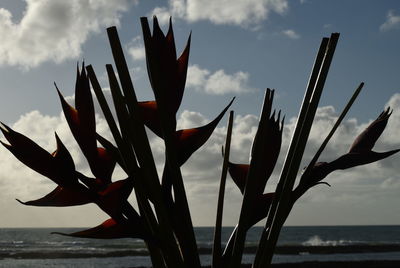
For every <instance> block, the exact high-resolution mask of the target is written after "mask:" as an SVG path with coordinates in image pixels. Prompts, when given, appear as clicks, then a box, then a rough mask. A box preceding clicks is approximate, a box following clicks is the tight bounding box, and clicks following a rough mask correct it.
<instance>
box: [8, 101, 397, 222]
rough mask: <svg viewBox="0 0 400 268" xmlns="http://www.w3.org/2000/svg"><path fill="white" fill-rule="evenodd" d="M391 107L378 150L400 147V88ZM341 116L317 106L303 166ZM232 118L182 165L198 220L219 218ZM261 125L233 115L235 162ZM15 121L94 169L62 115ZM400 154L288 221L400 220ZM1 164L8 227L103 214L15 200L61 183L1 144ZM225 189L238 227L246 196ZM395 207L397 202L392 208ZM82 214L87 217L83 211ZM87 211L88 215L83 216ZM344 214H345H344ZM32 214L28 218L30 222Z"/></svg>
mask: <svg viewBox="0 0 400 268" xmlns="http://www.w3.org/2000/svg"><path fill="white" fill-rule="evenodd" d="M387 105H388V106H391V107H392V108H393V109H394V112H393V114H392V116H391V118H390V120H389V124H388V126H387V128H386V130H385V131H384V133H383V134H382V137H381V138H380V139H379V140H378V142H377V144H376V146H375V147H376V149H375V150H376V151H385V150H389V149H395V148H399V147H400V139H399V137H398V129H399V128H400V94H395V95H393V96H392V98H391V99H390V100H389V102H388V103H387ZM222 106H223V104H221V109H222ZM379 113H380V111H377V112H376V114H377V115H378V114H379ZM337 116H338V114H337V111H336V110H335V109H334V107H332V106H326V107H320V108H319V109H318V114H317V116H316V119H315V124H314V126H313V129H312V132H311V135H310V138H309V142H308V145H307V148H306V152H305V155H304V161H303V163H302V166H304V165H306V164H307V161H309V160H310V159H311V157H312V156H313V154H314V153H315V151H316V150H317V148H318V147H319V146H320V144H321V142H322V139H323V138H324V137H325V136H326V135H327V133H328V131H329V130H330V128H331V126H332V125H333V124H334V122H335V120H336V118H337ZM177 119H178V127H179V128H189V127H196V126H199V125H204V124H206V123H207V122H209V121H210V120H211V119H209V118H205V116H204V115H202V114H201V113H199V112H193V111H187V110H185V111H183V112H182V113H181V114H180V115H179V117H178V118H177ZM374 119H375V118H374ZM226 120H227V117H226V116H225V118H224V119H223V120H222V121H221V123H220V125H219V126H218V127H217V128H216V130H215V131H214V133H213V135H212V136H211V137H210V139H209V141H207V143H206V144H205V145H204V146H203V147H201V148H200V149H199V150H198V151H197V152H195V153H194V154H193V155H192V157H191V158H190V159H189V161H188V162H187V163H186V164H185V165H184V166H183V168H182V173H183V177H184V182H185V187H186V189H187V195H188V199H189V203H190V206H191V209H192V215H193V220H194V224H197V225H210V224H213V222H214V217H215V213H214V210H215V204H216V203H215V202H216V196H217V192H218V184H219V177H220V172H221V170H220V169H221V164H222V157H221V146H222V145H223V144H224V142H225V135H226ZM371 120H372V119H371ZM97 122H98V128H97V129H98V130H99V131H100V132H101V133H102V134H105V135H107V136H108V137H109V133H108V130H107V126H106V123H105V121H104V119H102V118H101V117H99V116H98V118H97ZM286 122H287V123H286V124H285V128H284V133H283V144H282V149H281V155H280V157H279V160H278V163H277V166H276V168H275V170H274V173H273V175H272V178H271V180H272V182H276V178H277V177H278V176H279V173H280V169H281V167H282V163H283V159H284V157H285V153H286V150H287V148H288V143H289V141H290V137H291V133H292V132H293V129H294V126H295V123H296V119H295V118H291V119H288V120H286ZM369 123H370V122H358V121H357V120H356V119H352V118H350V119H346V120H345V121H344V122H343V123H342V125H341V126H340V127H339V129H338V130H337V132H336V133H335V135H334V136H333V138H332V140H331V141H330V142H329V144H328V146H327V148H326V150H325V151H324V153H323V154H322V156H321V158H320V160H321V161H332V160H334V159H335V158H336V157H337V156H339V155H341V154H344V153H346V152H347V151H348V149H349V147H350V145H351V143H352V142H353V140H354V139H355V137H356V136H357V135H358V134H359V133H360V132H361V131H362V130H363V129H364V128H365V127H366V126H367V125H368V124H369ZM257 125H258V117H257V116H255V115H250V114H248V115H237V116H236V117H235V121H234V128H233V136H232V146H231V157H230V159H231V161H233V162H236V163H246V162H248V161H249V152H250V148H251V144H252V141H253V138H254V135H255V133H256V129H257ZM11 126H12V127H13V128H15V129H16V130H18V131H20V132H22V133H25V134H27V135H28V136H29V137H31V138H32V139H33V140H35V141H36V142H37V143H39V144H40V145H41V146H43V147H44V148H46V149H47V150H49V151H51V150H54V148H55V141H54V131H57V133H58V134H59V135H60V137H61V139H62V140H63V142H64V143H65V145H66V146H67V148H68V149H69V150H70V151H71V154H72V155H73V157H74V159H75V163H76V165H77V169H78V170H80V171H83V172H84V173H85V174H87V175H90V172H89V170H88V168H87V165H86V163H85V159H84V157H82V156H81V155H80V152H79V148H78V147H77V145H76V143H75V141H74V140H73V138H72V136H71V134H70V131H69V130H68V127H67V125H66V123H65V120H64V117H63V116H62V115H60V116H46V115H43V114H41V113H40V112H38V111H33V112H30V113H27V114H25V115H24V116H22V117H21V118H20V119H19V120H18V121H17V122H16V123H14V124H12V125H11ZM150 142H151V144H152V149H153V154H154V157H155V159H156V161H157V162H158V170H159V172H161V171H162V163H163V159H164V151H163V142H162V141H161V140H160V139H158V138H156V137H154V135H150ZM399 157H400V155H394V156H392V157H390V158H388V159H385V160H383V161H381V162H378V163H374V164H370V165H366V166H362V167H359V168H353V169H349V170H345V171H338V172H334V173H332V174H330V175H329V176H328V177H327V179H326V181H328V182H329V183H330V184H331V185H332V188H328V187H324V186H320V187H315V188H314V189H311V190H310V191H309V192H308V193H307V194H306V195H305V196H304V197H303V198H301V199H300V201H299V203H298V205H296V207H295V208H294V211H293V214H292V216H291V217H290V219H289V223H290V224H308V225H310V224H329V223H330V224H360V223H364V224H365V223H371V224H372V223H374V224H382V223H385V222H389V223H393V224H395V223H397V224H398V223H399V222H400V216H399V215H400V214H394V215H391V214H390V215H389V214H385V213H384V211H387V210H388V209H391V207H390V206H392V205H393V204H394V203H393V202H398V201H399V196H400V176H399V174H400V167H399V165H398V161H399ZM0 170H2V172H1V173H0V192H2V195H1V196H0V204H1V205H0V214H1V215H3V222H2V223H1V225H3V226H5V225H7V223H10V224H9V226H11V223H12V222H16V221H17V220H16V219H24V221H22V222H21V221H20V222H21V223H20V224H21V226H22V224H23V223H24V222H25V223H26V222H29V224H31V225H36V226H40V225H42V226H76V225H82V226H84V225H93V226H94V225H95V224H98V223H99V222H100V221H101V219H103V218H104V217H105V215H104V213H102V212H101V211H100V210H99V209H97V208H95V207H94V206H84V207H81V208H57V209H50V208H43V209H41V208H40V209H39V208H32V207H25V206H22V205H20V204H18V203H16V202H15V201H14V198H20V199H22V200H29V199H33V198H38V197H40V196H42V195H44V194H46V193H48V192H49V191H50V190H52V189H53V188H54V187H55V185H54V183H52V182H51V181H49V180H48V179H46V178H43V177H42V176H40V175H38V174H35V173H34V172H32V171H30V170H29V169H28V168H26V167H24V166H23V165H22V164H20V163H19V162H18V161H17V160H16V159H15V158H14V157H13V156H12V155H11V154H10V153H9V152H8V151H7V150H5V149H2V148H0ZM120 176H121V175H119V174H116V177H117V178H121V177H120ZM273 185H274V184H273V183H272V184H270V185H269V187H268V189H269V190H273ZM226 191H227V192H226V202H227V203H229V206H226V213H225V215H226V216H225V218H224V220H225V224H228V225H233V224H235V221H236V219H237V216H238V215H237V213H238V211H239V208H240V198H241V194H240V192H239V191H238V189H237V187H236V186H235V185H234V184H233V183H232V181H231V179H230V178H228V182H227V190H226ZM205 200H206V202H205ZM388 204H389V205H388ZM385 206H386V210H383V209H382V208H384V207H385ZM388 206H389V207H388ZM344 207H345V209H344ZM374 208H376V209H374ZM393 209H395V208H394V207H393ZM337 211H340V212H337ZM49 215H50V216H49ZM76 215H81V216H80V217H77V216H76ZM82 215H85V216H84V217H82ZM205 215H207V216H205ZM342 215H343V217H341V216H342ZM360 217H362V220H360V219H361V218H360ZM4 219H6V220H4ZM26 219H30V220H29V221H27V220H26ZM71 219H74V220H71Z"/></svg>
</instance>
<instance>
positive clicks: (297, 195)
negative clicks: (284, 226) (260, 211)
mask: <svg viewBox="0 0 400 268" xmlns="http://www.w3.org/2000/svg"><path fill="white" fill-rule="evenodd" d="M363 86H364V83H360V85H359V86H358V87H357V89H356V90H355V91H354V93H353V95H352V96H351V98H350V100H349V101H348V102H347V104H346V106H345V108H344V109H343V110H342V112H341V113H340V115H339V117H338V119H337V120H336V122H335V124H334V125H333V127H332V129H331V131H330V132H329V134H328V135H327V136H326V138H325V140H324V141H323V142H322V144H321V146H320V147H319V149H318V151H317V152H316V153H315V155H314V157H313V158H312V160H311V161H310V163H309V164H308V166H307V168H306V170H305V171H304V173H303V175H302V176H301V178H300V183H299V185H298V187H296V189H295V190H294V192H293V198H292V199H294V201H296V200H297V199H299V198H300V197H301V196H302V195H303V194H304V193H305V192H306V191H307V190H308V189H309V187H303V186H302V183H301V182H302V180H303V179H305V178H307V177H308V176H309V173H310V172H311V170H312V168H313V167H314V165H315V163H317V161H318V158H319V156H320V155H321V153H322V152H323V151H324V149H325V147H326V145H327V144H328V142H329V140H330V139H331V138H332V136H333V134H334V133H335V132H336V130H337V128H338V127H339V125H340V124H341V123H342V121H343V119H344V117H345V116H346V114H347V112H348V111H349V110H350V108H351V106H352V105H353V103H354V101H355V100H356V99H357V97H358V95H359V94H360V92H361V90H362V88H363Z"/></svg>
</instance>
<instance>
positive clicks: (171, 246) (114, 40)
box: [107, 27, 184, 268]
mask: <svg viewBox="0 0 400 268" xmlns="http://www.w3.org/2000/svg"><path fill="white" fill-rule="evenodd" d="M107 33H108V38H109V41H110V45H111V50H112V54H113V57H114V61H115V64H116V67H117V71H118V74H119V78H120V81H121V86H122V90H123V92H124V95H125V100H126V102H127V107H128V112H129V114H130V117H129V121H130V124H132V127H133V128H134V132H133V133H132V134H133V137H130V140H131V142H132V144H133V147H134V150H135V153H136V156H137V159H138V162H139V165H140V167H141V170H143V175H144V179H146V180H148V182H149V184H150V185H151V187H149V190H152V191H153V193H152V197H153V198H154V200H153V204H154V208H155V211H156V214H157V218H158V221H159V227H160V239H161V242H162V243H163V248H164V249H165V250H166V252H164V258H165V261H166V262H167V265H168V267H170V268H172V267H181V268H183V267H184V265H183V259H182V255H181V252H180V249H179V247H178V245H177V243H176V239H175V236H174V234H173V229H172V225H171V222H170V218H169V216H168V213H167V210H166V207H165V204H163V199H162V194H161V186H160V182H159V179H158V174H157V169H156V166H155V163H154V158H153V155H152V153H151V148H150V144H149V140H148V138H147V135H146V131H145V128H144V125H143V122H142V120H141V118H140V117H139V116H135V115H137V114H138V113H137V112H136V111H137V98H136V95H135V91H134V88H133V84H132V81H131V77H130V75H129V69H128V66H127V64H126V60H125V57H124V55H123V51H122V47H121V43H120V41H119V37H118V33H117V30H116V28H115V27H111V28H108V29H107Z"/></svg>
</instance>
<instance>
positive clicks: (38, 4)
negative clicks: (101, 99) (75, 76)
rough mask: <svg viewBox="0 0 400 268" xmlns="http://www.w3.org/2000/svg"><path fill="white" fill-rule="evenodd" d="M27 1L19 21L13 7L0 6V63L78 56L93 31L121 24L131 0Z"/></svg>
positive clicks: (22, 63) (20, 63) (32, 63)
mask: <svg viewBox="0 0 400 268" xmlns="http://www.w3.org/2000/svg"><path fill="white" fill-rule="evenodd" d="M25 1H26V8H25V11H24V13H23V17H22V19H21V21H20V22H18V23H14V22H13V21H12V14H11V13H10V11H8V10H6V9H4V8H0V36H1V37H2V42H1V44H0V64H8V65H17V66H22V67H24V68H29V67H34V66H37V65H39V64H41V63H43V62H46V61H53V62H56V63H60V62H62V61H64V60H67V59H75V58H77V57H78V56H79V55H80V54H81V49H82V44H83V43H84V42H85V41H86V40H87V39H88V37H89V35H90V34H92V33H96V32H99V30H100V29H102V28H103V27H105V26H111V25H115V24H118V23H119V19H120V15H121V12H122V11H126V10H127V9H128V7H129V2H128V1H127V0H117V1H104V0H102V1H91V0H82V1H80V0H70V1H64V0H53V1H47V0H25ZM133 2H136V1H133Z"/></svg>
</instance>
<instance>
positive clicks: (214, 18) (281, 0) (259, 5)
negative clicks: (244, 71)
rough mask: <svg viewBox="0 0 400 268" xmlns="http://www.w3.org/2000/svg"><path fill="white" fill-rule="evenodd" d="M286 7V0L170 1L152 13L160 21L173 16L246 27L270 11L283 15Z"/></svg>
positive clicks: (258, 21) (261, 19)
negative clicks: (166, 5)
mask: <svg viewBox="0 0 400 268" xmlns="http://www.w3.org/2000/svg"><path fill="white" fill-rule="evenodd" d="M288 8H289V5H288V2H287V1H286V0H248V1H242V0H222V1H214V0H202V1H200V0H169V2H168V7H156V8H155V9H153V11H152V12H151V15H156V16H158V18H159V19H160V22H162V23H166V22H167V21H168V19H169V17H170V16H173V17H175V18H180V19H184V20H186V21H188V22H196V21H201V20H208V21H210V22H212V23H214V24H231V25H238V26H242V27H247V26H251V25H257V24H259V23H260V22H262V21H264V20H266V19H267V18H268V15H269V14H270V13H271V12H275V13H278V14H281V15H282V14H284V13H285V12H286V11H287V10H288Z"/></svg>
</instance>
